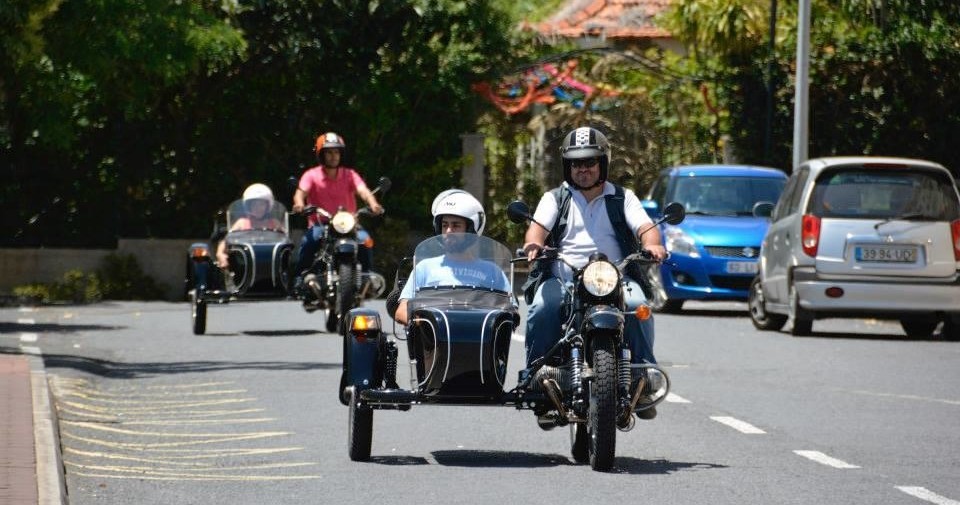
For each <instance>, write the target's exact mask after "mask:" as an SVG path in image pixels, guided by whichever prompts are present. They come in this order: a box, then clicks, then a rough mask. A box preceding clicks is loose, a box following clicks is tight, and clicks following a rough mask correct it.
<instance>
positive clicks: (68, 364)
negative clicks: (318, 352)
mask: <svg viewBox="0 0 960 505" xmlns="http://www.w3.org/2000/svg"><path fill="white" fill-rule="evenodd" d="M0 354H22V351H21V350H20V349H17V348H12V347H3V346H0ZM43 363H44V366H45V367H46V368H47V369H48V370H49V369H52V368H73V369H75V370H80V371H83V372H86V373H89V374H93V375H99V376H101V377H109V378H115V379H130V378H144V377H156V376H162V375H170V374H180V373H198V372H219V371H223V370H285V371H304V370H340V368H341V363H340V362H339V361H338V362H336V363H318V362H293V361H182V362H154V363H151V362H146V363H119V362H116V361H109V360H104V359H98V358H88V357H84V356H71V355H66V354H44V355H43Z"/></svg>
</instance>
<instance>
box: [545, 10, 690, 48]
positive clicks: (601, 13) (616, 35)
mask: <svg viewBox="0 0 960 505" xmlns="http://www.w3.org/2000/svg"><path fill="white" fill-rule="evenodd" d="M671 3H672V0H568V1H567V2H566V3H565V4H564V5H563V6H562V7H561V8H560V10H559V11H557V13H556V14H554V15H552V16H550V17H549V18H547V20H546V21H543V22H541V23H537V24H536V25H534V26H533V28H534V29H536V30H537V31H538V32H540V34H542V35H544V36H547V37H568V38H580V37H604V38H611V39H650V38H669V37H670V33H669V32H668V31H666V30H664V29H662V28H659V27H657V26H655V25H654V21H653V20H654V17H655V16H656V15H657V14H659V13H661V12H663V11H664V10H666V9H667V8H668V7H669V6H670V4H671Z"/></svg>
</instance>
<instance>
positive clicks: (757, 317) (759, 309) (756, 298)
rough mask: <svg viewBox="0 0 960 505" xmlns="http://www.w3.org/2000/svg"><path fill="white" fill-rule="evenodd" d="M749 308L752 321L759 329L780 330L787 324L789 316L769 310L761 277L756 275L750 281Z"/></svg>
mask: <svg viewBox="0 0 960 505" xmlns="http://www.w3.org/2000/svg"><path fill="white" fill-rule="evenodd" d="M747 309H748V310H749V311H750V321H752V322H753V326H754V327H756V328H757V329H758V330H763V331H780V329H781V328H783V325H784V324H787V316H785V315H783V314H771V313H769V312H767V304H766V300H765V299H764V297H763V286H762V285H761V283H760V277H755V278H754V279H753V282H751V283H750V294H749V296H748V298H747Z"/></svg>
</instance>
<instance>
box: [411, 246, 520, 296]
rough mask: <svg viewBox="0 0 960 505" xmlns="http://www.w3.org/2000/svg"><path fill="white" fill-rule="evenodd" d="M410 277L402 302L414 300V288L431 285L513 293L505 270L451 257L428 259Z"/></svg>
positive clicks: (481, 261)
mask: <svg viewBox="0 0 960 505" xmlns="http://www.w3.org/2000/svg"><path fill="white" fill-rule="evenodd" d="M410 277H411V278H410V279H408V280H407V283H406V284H404V285H403V291H401V292H400V298H401V299H404V298H406V299H410V298H413V296H414V295H415V293H414V291H413V290H414V287H416V289H421V288H424V287H429V286H477V287H482V288H491V289H499V290H501V291H506V292H508V293H509V292H510V281H508V280H507V275H506V274H505V273H504V272H503V270H501V269H500V267H499V266H497V265H496V264H495V263H492V262H490V261H486V260H481V259H470V260H460V259H454V258H452V257H450V256H448V255H444V256H435V257H433V258H427V259H425V260H423V261H421V262H420V263H417V266H416V268H414V269H413V275H411V276H410Z"/></svg>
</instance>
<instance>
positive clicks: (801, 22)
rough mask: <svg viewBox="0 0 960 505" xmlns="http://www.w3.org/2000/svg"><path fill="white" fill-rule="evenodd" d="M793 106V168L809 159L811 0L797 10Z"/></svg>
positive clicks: (805, 1)
mask: <svg viewBox="0 0 960 505" xmlns="http://www.w3.org/2000/svg"><path fill="white" fill-rule="evenodd" d="M795 81H796V94H795V98H794V104H793V105H794V107H793V167H792V168H791V172H792V171H793V169H795V168H797V167H799V166H800V164H801V163H803V162H804V161H806V160H807V146H808V143H809V131H808V130H809V122H810V121H809V109H810V107H809V104H808V101H809V99H810V0H800V5H799V6H798V12H797V74H796V79H795Z"/></svg>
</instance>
